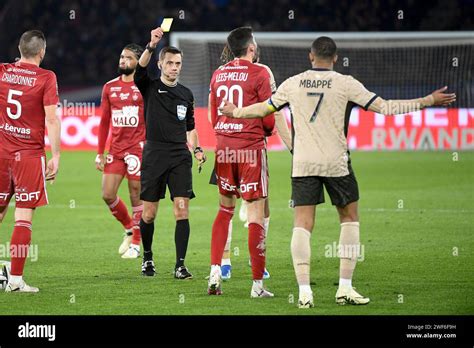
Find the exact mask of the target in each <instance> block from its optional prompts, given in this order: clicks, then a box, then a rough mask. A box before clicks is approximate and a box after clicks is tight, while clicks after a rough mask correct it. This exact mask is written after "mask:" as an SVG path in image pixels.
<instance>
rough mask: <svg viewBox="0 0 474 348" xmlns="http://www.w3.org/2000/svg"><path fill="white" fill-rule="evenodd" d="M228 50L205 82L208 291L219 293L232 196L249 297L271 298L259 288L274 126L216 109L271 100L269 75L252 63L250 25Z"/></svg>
mask: <svg viewBox="0 0 474 348" xmlns="http://www.w3.org/2000/svg"><path fill="white" fill-rule="evenodd" d="M227 46H228V47H229V49H230V50H231V52H232V54H233V56H234V57H236V58H235V59H233V60H232V61H230V62H229V63H227V64H225V65H223V66H221V67H219V68H218V69H217V70H216V71H215V72H214V74H213V75H212V79H211V84H210V113H211V114H210V116H211V121H212V124H213V126H214V131H215V134H216V139H217V145H216V161H215V169H216V177H217V185H218V187H219V194H220V209H219V211H218V213H217V216H216V219H215V220H214V224H213V226H212V241H211V273H210V276H209V283H208V293H209V294H210V295H220V294H221V292H222V291H221V284H222V271H221V267H220V265H221V259H222V255H223V252H224V248H225V244H226V241H227V236H228V228H229V223H230V220H231V219H232V216H233V214H234V208H235V200H236V197H242V199H243V200H245V201H246V202H247V211H248V222H249V227H248V228H249V237H248V238H249V239H248V245H249V252H250V259H251V264H252V276H253V277H252V278H253V285H252V290H251V292H250V295H251V297H273V294H272V293H271V292H269V291H267V290H265V289H264V288H263V274H264V271H265V230H264V226H263V225H264V207H265V198H266V197H267V195H268V170H267V155H266V150H265V136H266V135H270V134H271V132H272V130H273V127H274V125H275V119H274V117H273V115H269V116H268V117H266V118H264V119H262V120H260V122H253V121H251V122H247V120H245V121H243V122H242V121H241V120H235V119H231V118H227V117H226V116H224V115H222V114H220V113H219V111H218V107H219V104H220V103H222V100H224V99H227V100H229V99H230V100H233V101H235V102H236V103H237V104H239V105H242V106H245V105H249V104H252V103H253V102H254V101H257V100H262V101H263V100H265V98H268V97H271V95H272V89H271V82H270V73H269V72H268V69H267V68H266V67H264V66H262V65H259V64H254V63H253V61H255V57H256V56H257V43H256V42H255V39H254V37H253V34H252V29H251V28H250V27H242V28H237V29H234V30H232V31H231V32H230V34H229V36H228V37H227Z"/></svg>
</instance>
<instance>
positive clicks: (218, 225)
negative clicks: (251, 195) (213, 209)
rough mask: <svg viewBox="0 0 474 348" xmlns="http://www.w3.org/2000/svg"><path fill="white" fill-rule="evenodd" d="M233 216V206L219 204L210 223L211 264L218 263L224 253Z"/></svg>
mask: <svg viewBox="0 0 474 348" xmlns="http://www.w3.org/2000/svg"><path fill="white" fill-rule="evenodd" d="M233 216H234V207H224V206H223V205H221V206H220V208H219V212H218V213H217V216H216V219H215V220H214V224H213V225H212V239H211V265H220V264H221V260H222V254H223V253H224V248H225V243H226V242H227V235H228V233H229V224H230V220H232V217H233Z"/></svg>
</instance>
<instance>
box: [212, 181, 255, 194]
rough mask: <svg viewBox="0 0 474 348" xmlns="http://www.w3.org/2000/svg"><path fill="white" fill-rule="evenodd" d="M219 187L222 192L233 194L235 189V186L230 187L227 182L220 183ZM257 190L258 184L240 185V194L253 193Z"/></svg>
mask: <svg viewBox="0 0 474 348" xmlns="http://www.w3.org/2000/svg"><path fill="white" fill-rule="evenodd" d="M221 187H222V189H223V190H225V191H229V192H234V191H236V189H237V186H236V185H231V184H229V183H228V182H225V181H221ZM257 188H258V182H250V183H247V184H240V187H239V189H240V192H242V193H246V192H251V191H253V192H255V191H257Z"/></svg>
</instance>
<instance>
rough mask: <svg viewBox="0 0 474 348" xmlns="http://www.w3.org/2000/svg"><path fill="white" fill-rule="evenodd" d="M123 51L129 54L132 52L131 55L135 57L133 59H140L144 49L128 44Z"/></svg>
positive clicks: (134, 44)
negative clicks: (127, 51)
mask: <svg viewBox="0 0 474 348" xmlns="http://www.w3.org/2000/svg"><path fill="white" fill-rule="evenodd" d="M123 49H124V50H129V51H130V52H133V54H134V55H135V57H136V58H137V59H140V57H141V56H142V53H143V51H144V48H143V47H142V46H140V45H137V44H136V43H131V44H128V45H127V46H125V47H124V48H123Z"/></svg>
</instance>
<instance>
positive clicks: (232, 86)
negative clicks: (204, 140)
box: [210, 58, 275, 149]
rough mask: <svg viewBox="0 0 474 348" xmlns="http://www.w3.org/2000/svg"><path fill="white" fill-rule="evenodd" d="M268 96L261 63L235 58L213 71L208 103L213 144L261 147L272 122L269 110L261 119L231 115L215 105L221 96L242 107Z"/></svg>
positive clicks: (269, 91) (265, 78)
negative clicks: (236, 117) (222, 112)
mask: <svg viewBox="0 0 474 348" xmlns="http://www.w3.org/2000/svg"><path fill="white" fill-rule="evenodd" d="M271 96H272V89H271V83H270V74H269V72H268V70H267V69H266V68H265V67H264V66H262V65H259V64H253V63H251V62H249V61H247V60H244V59H239V58H236V59H234V60H232V61H230V62H229V63H227V64H225V65H223V66H221V67H220V68H218V69H217V70H216V71H214V74H213V75H212V79H211V85H210V104H211V120H212V124H213V126H214V131H215V134H216V139H217V146H216V148H217V149H225V148H226V147H227V148H232V149H243V148H251V149H263V148H264V147H265V141H264V140H265V136H268V135H270V133H271V131H272V129H273V125H274V123H275V120H274V116H273V114H271V115H268V116H266V117H265V118H264V119H261V118H259V119H235V118H230V117H227V116H224V115H222V114H221V113H220V112H219V110H218V107H219V106H220V105H221V104H222V100H223V99H227V100H228V101H230V102H232V103H233V104H235V105H236V106H237V107H244V106H248V105H252V104H255V103H259V102H262V101H265V100H267V99H269V98H270V97H271ZM268 125H271V126H268ZM269 128H271V129H269Z"/></svg>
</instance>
